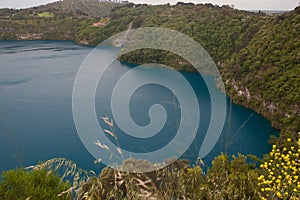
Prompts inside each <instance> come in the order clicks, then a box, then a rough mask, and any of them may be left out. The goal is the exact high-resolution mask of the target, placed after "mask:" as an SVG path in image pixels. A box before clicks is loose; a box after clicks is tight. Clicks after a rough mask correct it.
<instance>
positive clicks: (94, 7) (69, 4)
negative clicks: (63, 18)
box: [36, 0, 122, 17]
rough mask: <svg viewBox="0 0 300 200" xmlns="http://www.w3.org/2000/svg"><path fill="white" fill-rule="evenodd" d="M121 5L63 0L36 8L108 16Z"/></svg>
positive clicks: (91, 15) (86, 0)
mask: <svg viewBox="0 0 300 200" xmlns="http://www.w3.org/2000/svg"><path fill="white" fill-rule="evenodd" d="M120 5H122V4H120V3H113V2H110V1H107V2H106V1H99V0H63V1H58V2H54V3H50V4H47V5H44V6H39V7H36V8H37V10H38V11H44V12H49V11H51V12H53V13H54V14H71V15H83V16H88V17H103V16H108V15H109V14H110V12H111V10H112V9H113V8H115V7H117V6H120Z"/></svg>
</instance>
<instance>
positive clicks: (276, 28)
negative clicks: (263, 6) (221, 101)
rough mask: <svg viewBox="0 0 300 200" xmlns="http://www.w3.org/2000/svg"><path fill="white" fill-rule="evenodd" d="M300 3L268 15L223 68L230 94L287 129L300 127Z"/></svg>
mask: <svg viewBox="0 0 300 200" xmlns="http://www.w3.org/2000/svg"><path fill="white" fill-rule="evenodd" d="M299 33H300V7H298V8H297V9H296V10H294V11H292V12H289V13H285V14H284V15H280V16H274V17H269V18H266V19H264V20H263V25H262V26H261V27H260V29H259V30H258V31H257V33H256V34H255V35H254V37H253V38H252V40H251V41H250V42H249V43H248V45H247V46H246V47H244V48H242V49H241V50H240V51H239V52H237V53H234V54H233V55H232V56H231V58H230V59H229V60H228V61H227V62H226V65H225V67H224V68H223V69H222V71H223V78H224V79H225V80H227V86H228V87H227V89H228V94H229V95H230V96H232V97H233V99H234V100H235V101H236V102H238V103H240V104H243V105H244V106H247V107H250V108H253V109H254V110H256V111H257V112H259V113H262V114H264V115H265V116H266V117H268V118H269V119H271V120H272V122H273V124H274V125H275V126H276V127H279V128H281V129H285V130H286V131H291V130H293V131H300V36H299Z"/></svg>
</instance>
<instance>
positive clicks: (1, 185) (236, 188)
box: [0, 138, 300, 200]
mask: <svg viewBox="0 0 300 200" xmlns="http://www.w3.org/2000/svg"><path fill="white" fill-rule="evenodd" d="M299 154H300V139H299V140H298V141H294V140H292V139H291V138H287V139H286V141H285V142H284V144H282V147H278V146H276V145H273V149H272V151H271V152H270V154H269V155H266V156H265V158H264V159H263V160H259V159H257V158H255V157H254V156H249V157H246V156H243V155H240V154H239V155H238V156H233V157H232V158H229V157H228V156H227V155H224V154H222V155H220V156H217V157H216V158H215V159H214V160H213V161H212V164H211V167H209V168H208V169H206V168H204V166H203V165H202V164H201V162H199V163H198V164H197V165H195V166H190V164H189V162H188V161H185V160H178V161H175V162H174V163H172V164H171V165H169V166H167V167H165V168H163V169H159V170H155V171H152V172H147V173H136V174H133V173H127V172H126V170H125V171H124V169H125V167H126V163H130V166H131V167H141V166H142V167H153V166H154V165H152V164H151V163H148V162H145V161H141V160H134V159H130V160H128V161H125V162H124V165H123V166H119V168H115V169H112V168H108V167H107V168H105V169H103V170H102V172H101V174H100V175H99V176H96V175H95V174H93V173H87V172H84V171H82V170H80V169H76V165H75V163H73V162H71V161H67V160H64V159H52V160H50V161H47V162H45V163H41V164H39V165H37V166H35V167H34V168H33V169H32V170H31V171H25V170H24V169H18V170H11V171H8V172H3V174H2V177H1V179H0V199H3V200H10V199H25V198H27V199H34V200H35V199H37V200H38V199H70V198H71V197H73V198H74V199H84V200H88V199H93V200H98V199H99V200H102V199H116V200H119V199H120V200H122V199H147V200H148V199H192V200H196V199H208V200H221V199H236V200H243V199H272V200H273V199H286V200H290V199H292V200H297V199H299V198H300V177H299V175H300V159H299ZM250 158H252V159H250ZM259 163H260V167H259V168H257V165H258V164H259ZM121 168H122V169H123V170H122V171H121V170H118V169H121ZM62 169H64V173H63V176H62V177H61V180H60V181H59V178H58V176H56V175H54V174H53V171H54V172H55V171H60V172H62ZM45 170H47V171H48V172H46V171H45ZM87 174H90V175H89V176H87ZM65 179H68V180H72V181H71V186H70V185H69V183H68V182H64V180H65ZM80 179H82V180H80ZM68 185H69V187H68Z"/></svg>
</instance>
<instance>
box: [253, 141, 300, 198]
mask: <svg viewBox="0 0 300 200" xmlns="http://www.w3.org/2000/svg"><path fill="white" fill-rule="evenodd" d="M286 141H287V142H286V143H285V147H283V148H281V149H279V148H277V146H276V145H273V147H272V151H271V152H270V154H269V157H268V159H266V161H265V162H264V163H263V164H261V165H260V168H261V169H262V172H263V173H262V175H260V176H259V177H258V186H259V187H260V190H261V192H260V193H261V199H265V197H269V198H278V199H297V200H298V199H300V177H299V176H300V157H299V155H300V148H299V147H300V139H298V141H297V142H292V140H291V138H287V140H286Z"/></svg>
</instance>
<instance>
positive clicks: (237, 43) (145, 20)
mask: <svg viewBox="0 0 300 200" xmlns="http://www.w3.org/2000/svg"><path fill="white" fill-rule="evenodd" d="M263 17H265V14H258V13H252V12H246V11H240V10H235V9H233V8H231V7H229V6H222V7H219V6H213V5H212V4H206V5H194V4H184V3H178V4H177V5H175V6H170V5H168V4H167V5H160V6H150V5H134V6H133V5H130V4H129V5H127V7H121V8H119V9H115V10H114V12H112V13H111V15H110V23H109V24H107V26H104V27H101V28H99V29H97V30H93V29H92V28H91V27H87V28H86V29H85V30H84V34H82V35H80V36H79V37H78V42H80V41H81V40H82V41H86V40H88V41H89V43H90V44H94V45H96V44H98V43H99V42H101V41H102V40H103V39H104V38H106V37H108V36H110V35H113V34H115V33H118V32H120V31H124V30H126V28H127V27H128V25H129V24H130V23H131V22H132V28H139V27H164V28H169V29H172V30H177V31H180V32H182V33H184V34H186V35H188V36H190V37H192V38H194V39H195V40H196V41H197V42H199V43H200V44H201V45H202V46H203V47H204V48H205V49H206V50H207V51H208V52H209V53H210V55H211V56H212V57H213V58H214V59H215V61H216V62H219V61H224V60H226V59H229V58H230V57H231V55H232V54H233V53H234V52H237V51H239V50H240V49H241V48H243V47H244V46H246V45H247V43H248V42H249V40H250V39H251V38H252V37H253V35H254V34H255V33H256V31H257V30H258V29H259V27H260V26H261V25H262V22H261V21H260V19H261V18H263ZM96 36H97V37H96ZM140 53H141V52H135V53H131V54H128V55H127V56H124V57H123V58H121V60H124V61H125V60H126V61H130V62H134V63H144V62H149V61H155V59H159V58H158V57H157V56H156V55H153V54H154V52H153V51H149V52H145V51H144V52H143V55H144V56H136V54H140ZM156 54H157V55H160V58H161V59H163V62H165V63H166V64H169V65H171V66H173V67H178V65H180V64H178V62H175V61H174V59H173V57H172V56H170V54H167V53H166V55H163V56H161V53H156ZM140 55H142V54H140ZM147 55H149V56H147ZM171 58H172V59H171ZM175 60H176V59H175ZM176 61H177V60H176Z"/></svg>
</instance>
